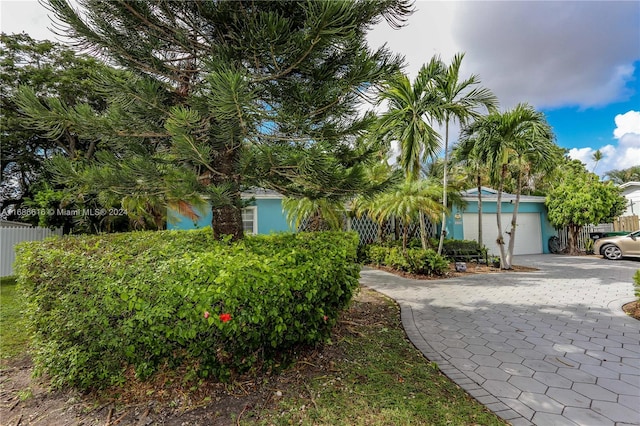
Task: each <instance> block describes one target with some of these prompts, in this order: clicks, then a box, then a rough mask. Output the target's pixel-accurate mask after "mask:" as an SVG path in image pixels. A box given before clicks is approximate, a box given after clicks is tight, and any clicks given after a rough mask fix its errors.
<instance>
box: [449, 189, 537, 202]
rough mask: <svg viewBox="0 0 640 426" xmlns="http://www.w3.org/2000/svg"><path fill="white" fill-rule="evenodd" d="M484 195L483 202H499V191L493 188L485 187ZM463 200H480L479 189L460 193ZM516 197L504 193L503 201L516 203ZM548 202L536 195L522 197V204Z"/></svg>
mask: <svg viewBox="0 0 640 426" xmlns="http://www.w3.org/2000/svg"><path fill="white" fill-rule="evenodd" d="M480 189H481V193H482V201H493V202H496V201H498V191H497V190H496V189H493V188H488V187H486V186H483V187H481V188H480ZM460 195H461V196H462V199H463V200H465V201H477V200H478V188H471V189H467V190H466V191H462V192H460ZM515 199H516V195H515V194H510V193H508V192H503V193H502V201H503V202H510V201H515ZM545 200H546V198H545V197H539V196H535V195H521V196H520V202H521V203H544V202H545Z"/></svg>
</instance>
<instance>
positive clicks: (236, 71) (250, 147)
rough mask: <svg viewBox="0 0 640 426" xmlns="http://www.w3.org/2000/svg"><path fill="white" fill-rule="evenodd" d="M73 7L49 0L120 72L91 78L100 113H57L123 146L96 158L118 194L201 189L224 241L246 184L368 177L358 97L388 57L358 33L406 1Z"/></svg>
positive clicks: (357, 185) (93, 175)
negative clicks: (97, 85) (121, 188)
mask: <svg viewBox="0 0 640 426" xmlns="http://www.w3.org/2000/svg"><path fill="white" fill-rule="evenodd" d="M78 5H79V7H80V9H79V10H78V11H76V10H74V8H73V7H72V6H71V5H70V4H69V3H67V2H66V1H64V0H50V1H49V6H50V8H51V10H52V11H53V12H54V14H55V17H56V18H57V20H58V21H59V25H60V26H61V30H62V31H64V32H65V35H69V36H71V37H72V38H73V39H75V40H76V41H77V42H78V46H79V47H80V48H83V49H88V50H90V51H92V52H94V53H95V54H97V55H100V56H102V57H103V58H104V59H105V60H108V61H111V62H113V63H115V64H118V65H119V66H121V67H124V68H125V69H126V70H128V72H129V75H128V77H127V78H112V77H113V76H109V75H107V76H106V78H105V79H104V82H103V86H104V93H105V95H106V96H107V97H108V99H109V101H110V105H109V110H108V112H107V113H105V114H94V115H91V114H86V115H84V116H82V117H67V119H74V120H76V121H77V122H84V123H85V125H84V126H78V127H79V128H83V129H92V130H90V131H89V130H87V131H88V133H90V134H91V133H101V134H103V135H107V137H108V135H112V139H113V138H118V139H119V140H120V141H126V143H127V144H128V145H129V151H128V153H127V155H126V156H125V155H119V156H118V155H115V156H105V157H104V158H102V160H104V162H105V164H120V171H122V172H126V173H127V176H129V177H130V183H132V184H133V186H131V187H130V189H129V190H130V191H132V192H136V191H137V192H139V193H141V194H145V193H146V194H148V193H153V194H160V195H158V196H159V197H160V198H163V199H165V201H170V199H171V198H174V199H176V198H179V193H180V192H189V191H190V192H191V195H200V196H202V197H209V198H211V199H213V200H215V202H213V203H212V210H213V216H214V220H213V223H212V226H213V231H214V235H216V236H219V235H223V234H228V235H231V236H232V237H233V238H235V239H237V238H241V237H242V219H241V214H240V211H241V208H242V207H243V203H242V201H241V198H240V192H241V191H242V190H243V188H246V187H247V186H251V185H259V186H262V187H265V188H270V189H274V190H277V191H279V192H281V193H283V194H284V195H291V196H300V197H308V198H310V199H318V198H321V197H323V196H329V197H338V196H344V195H345V194H356V193H357V192H359V191H360V190H362V188H366V187H367V182H366V180H365V178H364V172H363V167H364V166H362V165H361V163H362V162H363V160H365V159H366V158H368V157H369V155H370V154H371V152H369V151H367V150H362V149H358V147H357V146H356V147H355V149H354V144H355V141H356V140H357V136H358V135H359V134H361V133H362V132H364V131H365V130H366V129H367V128H368V127H369V126H370V124H371V122H372V121H373V119H374V117H373V115H372V114H364V115H362V114H358V108H359V106H360V105H361V103H362V101H363V100H364V99H365V98H366V96H367V94H368V91H370V90H371V89H373V88H375V87H377V86H378V85H379V84H381V82H383V81H385V80H386V79H387V78H388V77H389V76H390V75H392V74H393V73H396V72H397V71H398V69H399V65H400V63H401V59H400V58H399V57H397V56H394V55H392V54H391V53H390V52H389V51H388V50H387V49H386V48H381V49H378V50H376V51H372V50H371V49H369V48H368V47H367V45H366V41H365V33H366V31H367V30H368V29H370V28H371V26H372V25H373V24H375V23H377V22H379V21H380V20H381V19H386V20H387V22H389V23H390V24H391V25H392V26H395V27H397V26H399V25H400V24H401V23H402V22H403V20H404V19H405V17H406V16H407V15H408V14H409V13H410V6H411V5H410V3H409V2H408V1H406V0H385V1H361V2H327V1H309V2H298V1H295V2H294V1H290V2H280V1H260V2H212V1H189V2H176V1H161V0H156V1H147V2H139V1H119V2H104V1H97V0H81V1H79V2H78ZM25 109H26V110H27V111H29V110H30V111H31V112H32V113H33V114H32V115H33V117H34V118H35V117H38V116H39V115H41V114H40V113H41V112H42V111H38V106H37V105H35V104H34V103H30V104H29V103H28V102H25ZM57 122H59V120H57ZM88 123H90V124H91V125H90V126H89V127H88V126H86V124H88ZM45 124H49V125H50V126H52V127H53V126H55V125H56V120H49V121H48V122H46V120H45ZM114 143H115V142H114ZM121 143H122V142H121ZM58 166H59V167H58V170H61V171H62V173H61V174H65V175H68V174H72V175H73V174H74V173H75V174H76V175H77V176H78V177H79V178H80V179H84V180H85V182H86V181H91V183H93V184H96V185H98V184H100V185H103V184H104V182H113V183H115V182H114V179H115V177H114V176H110V175H109V170H111V169H112V167H104V168H102V169H99V170H96V169H95V168H91V170H88V171H81V173H77V170H74V169H72V168H69V167H68V166H63V165H61V164H59V165H58ZM177 167H181V168H182V170H183V171H184V173H182V174H181V173H180V170H179V169H178V168H177ZM163 173H164V174H163ZM136 175H138V176H136ZM158 176H161V178H159V177H158ZM180 179H182V180H183V182H178V183H176V180H180ZM140 182H142V183H140ZM171 184H175V186H174V189H175V191H173V192H172V191H169V190H167V189H166V186H167V185H171ZM179 188H182V189H180V190H178V189H179ZM105 189H108V188H105Z"/></svg>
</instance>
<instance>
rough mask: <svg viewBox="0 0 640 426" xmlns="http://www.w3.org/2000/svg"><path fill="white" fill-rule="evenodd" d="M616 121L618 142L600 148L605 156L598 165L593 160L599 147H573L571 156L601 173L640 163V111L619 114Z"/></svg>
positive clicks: (614, 132)
mask: <svg viewBox="0 0 640 426" xmlns="http://www.w3.org/2000/svg"><path fill="white" fill-rule="evenodd" d="M614 121H615V124H616V128H615V129H614V130H613V136H614V138H615V139H617V141H618V143H617V145H613V144H608V145H605V146H603V147H600V148H599V149H600V152H601V153H602V154H603V158H602V160H600V161H599V162H598V163H597V165H596V163H595V161H593V154H594V153H595V152H596V150H597V148H596V149H594V148H591V147H586V148H573V149H571V150H570V151H569V157H571V158H573V159H577V160H580V161H582V162H583V163H585V164H586V165H587V169H589V170H594V169H595V172H596V173H599V174H604V173H606V172H607V171H609V170H613V169H626V168H629V167H631V166H638V165H640V112H638V111H633V110H631V111H627V112H626V113H624V114H618V115H616V116H615V119H614Z"/></svg>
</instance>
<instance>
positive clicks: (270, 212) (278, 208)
mask: <svg viewBox="0 0 640 426" xmlns="http://www.w3.org/2000/svg"><path fill="white" fill-rule="evenodd" d="M254 204H255V206H256V207H257V209H258V234H271V233H273V232H290V231H291V228H290V227H289V224H288V223H287V218H286V215H285V213H284V212H283V211H282V200H279V199H272V198H269V199H262V200H261V199H258V200H256V201H255V203H254Z"/></svg>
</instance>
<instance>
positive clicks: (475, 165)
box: [453, 134, 489, 244]
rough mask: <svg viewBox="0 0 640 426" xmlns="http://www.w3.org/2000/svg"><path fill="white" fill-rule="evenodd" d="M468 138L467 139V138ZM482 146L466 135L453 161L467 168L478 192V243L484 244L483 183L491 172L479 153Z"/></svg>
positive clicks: (470, 179) (461, 140)
mask: <svg viewBox="0 0 640 426" xmlns="http://www.w3.org/2000/svg"><path fill="white" fill-rule="evenodd" d="M465 136H466V137H465ZM479 149H480V144H479V143H477V141H476V139H474V138H473V137H468V135H464V134H463V137H462V138H461V139H460V141H459V143H458V146H457V147H456V148H455V149H454V151H453V159H454V161H456V162H457V163H459V164H462V165H463V167H465V168H466V170H467V173H468V176H469V179H468V180H469V181H473V184H475V186H476V189H477V191H478V243H480V244H483V241H484V240H483V235H482V183H483V179H486V177H487V175H488V174H489V170H488V168H487V166H486V164H485V162H484V160H483V159H482V156H481V153H480V152H479Z"/></svg>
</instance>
